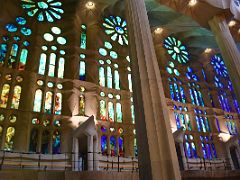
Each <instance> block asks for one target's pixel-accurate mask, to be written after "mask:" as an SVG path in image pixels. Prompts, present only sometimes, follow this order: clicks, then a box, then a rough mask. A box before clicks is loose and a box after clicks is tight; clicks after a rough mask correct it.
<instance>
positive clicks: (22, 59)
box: [18, 49, 28, 70]
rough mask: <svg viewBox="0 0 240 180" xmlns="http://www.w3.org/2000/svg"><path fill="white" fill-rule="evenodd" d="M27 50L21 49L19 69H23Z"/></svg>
mask: <svg viewBox="0 0 240 180" xmlns="http://www.w3.org/2000/svg"><path fill="white" fill-rule="evenodd" d="M27 56H28V50H27V49H22V51H21V54H20V62H19V67H18V69H19V70H24V69H25V66H26V63H27Z"/></svg>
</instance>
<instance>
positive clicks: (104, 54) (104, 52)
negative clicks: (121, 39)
mask: <svg viewBox="0 0 240 180" xmlns="http://www.w3.org/2000/svg"><path fill="white" fill-rule="evenodd" d="M98 52H99V54H100V55H102V56H107V50H106V49H104V48H100V49H99V51H98Z"/></svg>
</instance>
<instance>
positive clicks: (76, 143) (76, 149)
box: [72, 137, 79, 171]
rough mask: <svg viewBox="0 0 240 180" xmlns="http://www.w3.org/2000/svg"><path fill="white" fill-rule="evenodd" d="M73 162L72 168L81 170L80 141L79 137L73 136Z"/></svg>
mask: <svg viewBox="0 0 240 180" xmlns="http://www.w3.org/2000/svg"><path fill="white" fill-rule="evenodd" d="M72 156H73V157H72V159H73V163H72V167H73V168H72V170H73V171H78V170H79V141H78V138H76V137H73V155H72Z"/></svg>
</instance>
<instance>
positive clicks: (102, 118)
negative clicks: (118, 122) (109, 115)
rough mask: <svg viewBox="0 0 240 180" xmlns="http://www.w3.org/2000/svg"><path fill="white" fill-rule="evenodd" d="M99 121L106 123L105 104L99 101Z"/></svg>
mask: <svg viewBox="0 0 240 180" xmlns="http://www.w3.org/2000/svg"><path fill="white" fill-rule="evenodd" d="M100 119H101V120H103V121H106V102H105V101H104V100H101V101H100Z"/></svg>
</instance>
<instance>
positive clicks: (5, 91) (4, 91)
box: [0, 84, 10, 108]
mask: <svg viewBox="0 0 240 180" xmlns="http://www.w3.org/2000/svg"><path fill="white" fill-rule="evenodd" d="M9 91H10V85H9V84H4V85H3V88H2V94H1V102H0V107H1V108H6V107H7V102H8V97H9Z"/></svg>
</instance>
